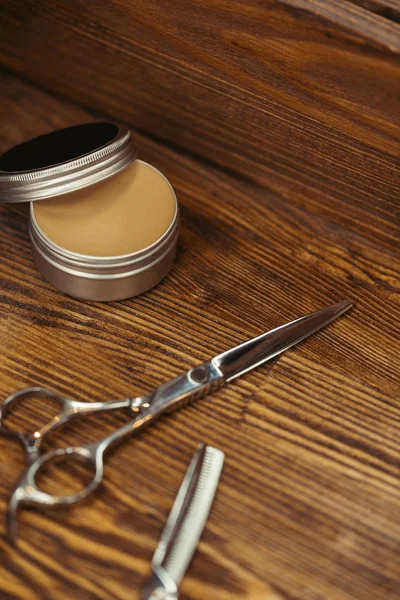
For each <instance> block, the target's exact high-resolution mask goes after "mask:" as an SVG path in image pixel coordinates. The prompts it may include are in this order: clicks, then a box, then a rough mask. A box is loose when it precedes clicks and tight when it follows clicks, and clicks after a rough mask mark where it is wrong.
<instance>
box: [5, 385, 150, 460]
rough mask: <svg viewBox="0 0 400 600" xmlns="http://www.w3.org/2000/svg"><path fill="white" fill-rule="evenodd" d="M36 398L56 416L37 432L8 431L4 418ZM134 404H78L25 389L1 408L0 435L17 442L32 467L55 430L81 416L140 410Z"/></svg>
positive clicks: (39, 390)
mask: <svg viewBox="0 0 400 600" xmlns="http://www.w3.org/2000/svg"><path fill="white" fill-rule="evenodd" d="M35 398H44V399H45V400H48V401H49V402H52V403H54V404H56V405H57V406H58V407H59V411H58V413H57V414H56V415H55V416H54V417H53V418H52V419H50V420H49V421H48V422H47V423H46V424H45V425H43V427H40V428H39V429H37V430H36V431H32V432H24V433H21V432H17V431H11V430H10V429H9V428H8V427H7V425H6V423H5V417H6V416H7V415H8V414H9V413H10V412H11V411H12V409H13V408H16V407H17V406H18V405H19V404H21V403H24V402H29V401H32V400H33V399H35ZM137 400H139V399H132V398H124V399H122V400H114V401H109V402H78V401H77V400H73V399H71V398H67V397H66V396H64V395H63V394H59V393H58V392H54V391H53V390H49V389H47V388H43V387H28V388H24V389H21V390H18V391H17V392H14V393H13V394H11V395H10V396H8V398H6V399H5V400H4V402H3V404H2V405H1V406H0V433H3V434H5V435H7V436H9V437H14V438H16V439H18V440H19V441H20V442H21V443H22V445H23V446H24V448H25V450H26V453H27V462H28V464H31V463H32V462H33V461H35V460H36V459H37V458H38V456H39V451H40V448H41V445H42V443H43V440H44V438H45V437H46V436H47V435H48V434H49V433H51V432H52V431H54V430H55V429H57V428H58V427H61V426H62V425H64V424H65V423H68V422H69V421H71V420H72V419H75V418H76V417H79V416H82V415H84V414H85V415H89V414H93V413H95V412H102V411H107V410H115V409H119V408H131V409H132V410H133V412H136V410H138V409H139V408H140V407H139V405H138V402H136V401H137Z"/></svg>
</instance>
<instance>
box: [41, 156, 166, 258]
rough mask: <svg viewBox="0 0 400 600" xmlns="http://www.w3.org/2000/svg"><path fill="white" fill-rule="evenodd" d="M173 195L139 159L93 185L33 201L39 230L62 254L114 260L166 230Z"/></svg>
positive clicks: (145, 243)
mask: <svg viewBox="0 0 400 600" xmlns="http://www.w3.org/2000/svg"><path fill="white" fill-rule="evenodd" d="M175 210H176V202H175V196H174V192H173V190H172V188H171V186H170V184H169V183H168V181H167V180H166V179H165V178H164V177H163V176H162V175H161V173H159V172H158V171H157V170H156V169H154V168H153V167H151V166H150V165H148V164H146V163H143V162H141V161H135V162H133V163H132V164H131V165H130V166H129V167H127V168H126V169H124V171H121V173H118V174H117V175H114V176H113V177H110V178H109V179H106V180H105V181H102V182H100V183H97V184H95V185H92V186H89V187H86V188H83V189H82V190H78V191H76V192H72V193H70V194H65V195H63V196H59V197H55V198H50V199H48V200H40V201H38V202H35V203H34V213H35V217H36V220H37V223H38V225H39V227H40V229H41V230H42V231H43V233H45V234H46V235H47V237H48V238H50V240H51V241H52V242H54V243H56V244H58V245H59V246H62V247H63V248H65V249H66V250H70V251H71V252H77V253H79V254H86V255H90V256H119V255H121V254H130V253H132V252H136V251H138V250H142V249H143V248H146V247H147V246H150V245H151V244H152V243H153V242H155V241H156V240H158V239H159V238H160V237H161V236H162V235H163V233H165V231H166V230H167V229H168V227H169V226H170V224H171V222H172V220H173V218H174V214H175Z"/></svg>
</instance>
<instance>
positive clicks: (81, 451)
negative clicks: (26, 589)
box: [8, 443, 105, 541]
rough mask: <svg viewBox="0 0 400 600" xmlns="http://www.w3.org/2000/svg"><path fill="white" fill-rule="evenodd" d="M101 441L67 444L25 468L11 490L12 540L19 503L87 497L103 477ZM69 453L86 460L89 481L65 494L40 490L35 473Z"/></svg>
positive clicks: (55, 502)
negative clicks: (89, 476)
mask: <svg viewBox="0 0 400 600" xmlns="http://www.w3.org/2000/svg"><path fill="white" fill-rule="evenodd" d="M104 450H105V448H104V446H103V445H102V444H101V443H94V444H88V445H86V446H82V447H79V446H76V447H69V448H58V449H57V450H53V451H51V452H47V454H42V455H39V456H38V457H37V458H36V459H35V460H34V461H33V462H32V463H31V464H30V465H29V466H28V468H27V469H26V471H25V472H24V474H23V475H22V477H21V478H20V480H19V482H18V484H17V486H16V487H15V491H14V492H13V494H12V496H11V499H10V502H9V505H8V533H9V537H10V539H11V541H13V540H14V538H15V535H16V531H17V519H16V517H17V514H16V513H17V510H18V508H19V507H20V506H21V505H27V506H36V507H48V508H51V507H55V506H68V505H71V504H76V503H78V502H80V501H81V500H84V499H85V498H87V497H88V496H89V495H90V494H91V493H92V492H93V491H94V490H95V489H96V488H97V487H98V486H99V485H100V483H101V481H102V479H103V468H104V464H103V453H104ZM64 457H68V460H76V461H77V462H80V463H84V464H86V465H87V466H88V467H89V468H90V469H91V470H92V471H93V477H92V479H91V480H90V481H89V483H88V484H87V485H86V486H84V487H83V488H82V489H81V490H79V491H78V492H75V493H74V494H69V495H66V496H56V495H53V494H48V493H46V492H43V491H42V490H41V489H40V488H39V486H38V484H37V483H36V475H37V474H38V471H40V469H42V468H43V467H44V466H45V465H46V464H48V463H50V462H57V461H58V460H61V459H63V458H64Z"/></svg>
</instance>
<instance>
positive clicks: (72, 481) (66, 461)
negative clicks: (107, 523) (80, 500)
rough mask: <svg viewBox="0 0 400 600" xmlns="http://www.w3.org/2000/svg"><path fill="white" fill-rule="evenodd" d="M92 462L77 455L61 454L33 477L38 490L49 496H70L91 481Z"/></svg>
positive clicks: (93, 470)
mask: <svg viewBox="0 0 400 600" xmlns="http://www.w3.org/2000/svg"><path fill="white" fill-rule="evenodd" d="M94 475H95V468H94V464H93V462H92V461H90V460H89V459H87V458H85V457H83V456H80V455H79V454H62V455H60V456H54V457H52V458H50V459H49V460H47V461H46V462H45V463H44V464H43V465H42V466H41V467H40V469H39V470H38V472H37V473H36V475H35V481H36V485H37V486H38V488H39V489H40V490H41V491H42V492H45V493H46V494H49V495H51V496H70V495H73V494H77V493H79V492H81V491H82V490H84V489H85V488H86V487H87V486H88V485H89V484H90V483H91V482H92V481H93V477H94Z"/></svg>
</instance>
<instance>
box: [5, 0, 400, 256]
mask: <svg viewBox="0 0 400 600" xmlns="http://www.w3.org/2000/svg"><path fill="white" fill-rule="evenodd" d="M3 24H4V30H3V33H2V35H1V36H0V44H1V46H0V48H1V54H2V57H3V62H4V63H5V64H6V65H7V66H8V68H10V69H12V70H15V71H16V72H18V73H19V74H21V75H22V76H24V77H25V78H28V79H29V80H32V81H36V82H38V84H40V86H42V87H44V88H46V89H49V90H51V91H52V92H55V93H56V94H58V95H61V96H63V97H66V98H69V99H71V100H73V101H77V102H79V103H81V104H82V105H85V106H87V107H90V108H92V109H97V110H101V111H103V112H104V113H106V114H109V115H111V116H114V117H116V118H119V119H121V120H124V121H126V122H128V123H130V124H132V125H133V126H135V127H136V128H137V129H139V130H140V131H143V132H144V133H147V134H149V135H151V136H153V138H154V139H157V140H161V141H163V142H165V143H169V144H171V147H173V148H182V149H185V150H186V151H188V152H191V153H192V155H194V156H201V157H203V158H205V159H206V160H208V161H211V162H212V163H213V164H215V165H217V166H218V167H220V168H224V169H227V170H228V171H229V172H233V173H239V174H241V176H243V177H244V178H246V179H247V180H251V181H254V182H256V183H258V184H260V185H262V186H263V187H264V188H265V187H267V188H268V189H270V190H272V191H274V192H275V193H278V194H280V195H282V196H284V197H285V198H287V200H288V201H290V204H291V205H292V206H294V207H296V208H298V209H301V208H302V207H303V206H305V205H306V204H307V207H308V210H310V211H313V214H314V217H315V218H317V219H319V218H322V219H323V218H325V217H327V218H328V220H329V221H330V222H332V223H334V224H335V225H337V226H338V227H342V226H344V227H346V228H350V229H351V230H352V231H362V235H364V236H365V238H366V239H370V240H372V239H374V238H375V237H376V236H378V237H379V239H380V242H381V243H383V244H385V246H386V247H387V248H389V247H390V246H391V245H392V244H393V241H394V239H395V235H396V228H395V219H396V206H397V201H398V198H399V155H400V143H399V139H400V136H399V119H398V114H397V113H398V98H399V97H400V77H399V57H398V53H397V52H395V49H398V45H399V40H400V35H399V32H400V26H399V25H398V24H397V23H394V22H390V21H388V20H387V19H385V18H383V17H379V16H378V15H376V14H373V13H372V12H370V11H367V10H364V9H362V8H361V7H359V6H354V5H353V4H351V3H349V2H339V1H338V0H329V1H324V2H320V1H317V0H287V1H286V2H277V1H273V0H268V1H266V2H262V3H260V2H258V1H256V0H251V1H250V2H235V3H233V4H232V2H226V1H225V0H218V2H216V1H215V0H213V1H210V0H196V1H194V2H191V3H190V5H189V8H188V3H187V2H184V1H183V0H174V1H171V0H150V1H148V0H146V1H144V0H139V1H137V2H135V3H122V2H120V0H113V1H112V2H103V1H99V2H96V3H95V4H93V3H92V4H91V3H81V2H77V1H72V2H68V3H66V2H63V1H62V0H55V1H52V2H46V1H44V0H38V1H35V2H30V3H26V6H25V7H24V10H21V5H20V2H17V1H15V0H6V2H5V14H4V18H3ZM32 48H34V51H32ZM338 202H339V203H340V209H338Z"/></svg>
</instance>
